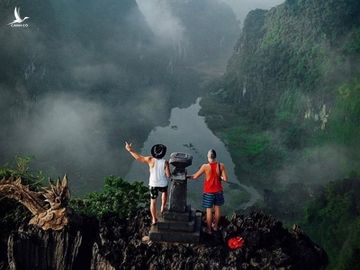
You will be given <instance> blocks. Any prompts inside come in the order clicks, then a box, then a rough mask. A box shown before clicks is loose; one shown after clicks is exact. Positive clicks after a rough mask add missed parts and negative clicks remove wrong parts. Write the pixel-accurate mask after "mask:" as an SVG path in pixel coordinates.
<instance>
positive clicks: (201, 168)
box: [190, 164, 205, 179]
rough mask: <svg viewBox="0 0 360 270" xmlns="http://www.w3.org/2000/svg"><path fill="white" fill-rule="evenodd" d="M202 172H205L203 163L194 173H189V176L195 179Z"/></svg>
mask: <svg viewBox="0 0 360 270" xmlns="http://www.w3.org/2000/svg"><path fill="white" fill-rule="evenodd" d="M203 173H205V164H203V165H202V166H201V167H200V169H199V170H198V171H197V172H196V173H194V174H193V175H191V176H190V178H192V179H197V178H199V177H200V176H201V175H202V174H203Z"/></svg>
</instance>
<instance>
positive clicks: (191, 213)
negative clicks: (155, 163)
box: [150, 153, 201, 243]
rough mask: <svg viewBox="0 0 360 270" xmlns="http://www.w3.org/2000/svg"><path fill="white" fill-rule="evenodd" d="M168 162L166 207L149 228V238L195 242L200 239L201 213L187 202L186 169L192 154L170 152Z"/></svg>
mask: <svg viewBox="0 0 360 270" xmlns="http://www.w3.org/2000/svg"><path fill="white" fill-rule="evenodd" d="M169 163H170V164H171V165H172V166H174V167H175V168H174V169H173V171H172V173H171V178H170V182H171V187H170V194H169V200H168V205H167V209H166V210H165V211H164V213H163V215H162V216H160V217H159V219H158V223H157V225H156V226H152V228H151V230H150V240H152V241H164V242H186V243H197V242H199V239H200V229H201V213H200V212H199V213H197V212H195V210H192V209H191V206H190V205H188V204H187V200H186V198H187V171H186V167H188V166H190V165H191V164H192V156H191V155H189V154H185V153H172V154H171V155H170V161H169Z"/></svg>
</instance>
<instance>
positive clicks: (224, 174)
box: [220, 163, 228, 182]
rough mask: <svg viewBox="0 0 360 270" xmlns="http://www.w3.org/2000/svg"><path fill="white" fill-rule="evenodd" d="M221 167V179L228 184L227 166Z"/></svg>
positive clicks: (221, 165)
mask: <svg viewBox="0 0 360 270" xmlns="http://www.w3.org/2000/svg"><path fill="white" fill-rule="evenodd" d="M220 167H221V179H222V180H223V181H225V182H226V181H227V180H228V174H227V171H226V168H225V165H224V164H223V163H221V164H220Z"/></svg>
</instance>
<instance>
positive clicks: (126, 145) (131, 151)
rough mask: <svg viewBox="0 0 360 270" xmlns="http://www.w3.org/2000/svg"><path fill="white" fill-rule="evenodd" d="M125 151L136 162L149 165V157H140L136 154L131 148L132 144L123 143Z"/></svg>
mask: <svg viewBox="0 0 360 270" xmlns="http://www.w3.org/2000/svg"><path fill="white" fill-rule="evenodd" d="M125 149H126V150H127V151H128V152H129V153H130V154H131V155H132V156H133V157H134V158H135V159H136V160H137V161H140V162H142V163H147V164H149V163H150V161H151V157H145V156H142V155H140V154H139V153H138V152H136V151H135V150H134V149H133V148H132V143H128V142H125Z"/></svg>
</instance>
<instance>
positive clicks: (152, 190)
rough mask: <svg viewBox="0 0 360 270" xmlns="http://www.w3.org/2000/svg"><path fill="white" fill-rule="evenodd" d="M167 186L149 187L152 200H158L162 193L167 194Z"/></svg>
mask: <svg viewBox="0 0 360 270" xmlns="http://www.w3.org/2000/svg"><path fill="white" fill-rule="evenodd" d="M167 188H168V187H167V186H166V187H149V189H150V198H151V199H156V198H157V197H158V196H159V191H160V192H167Z"/></svg>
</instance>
